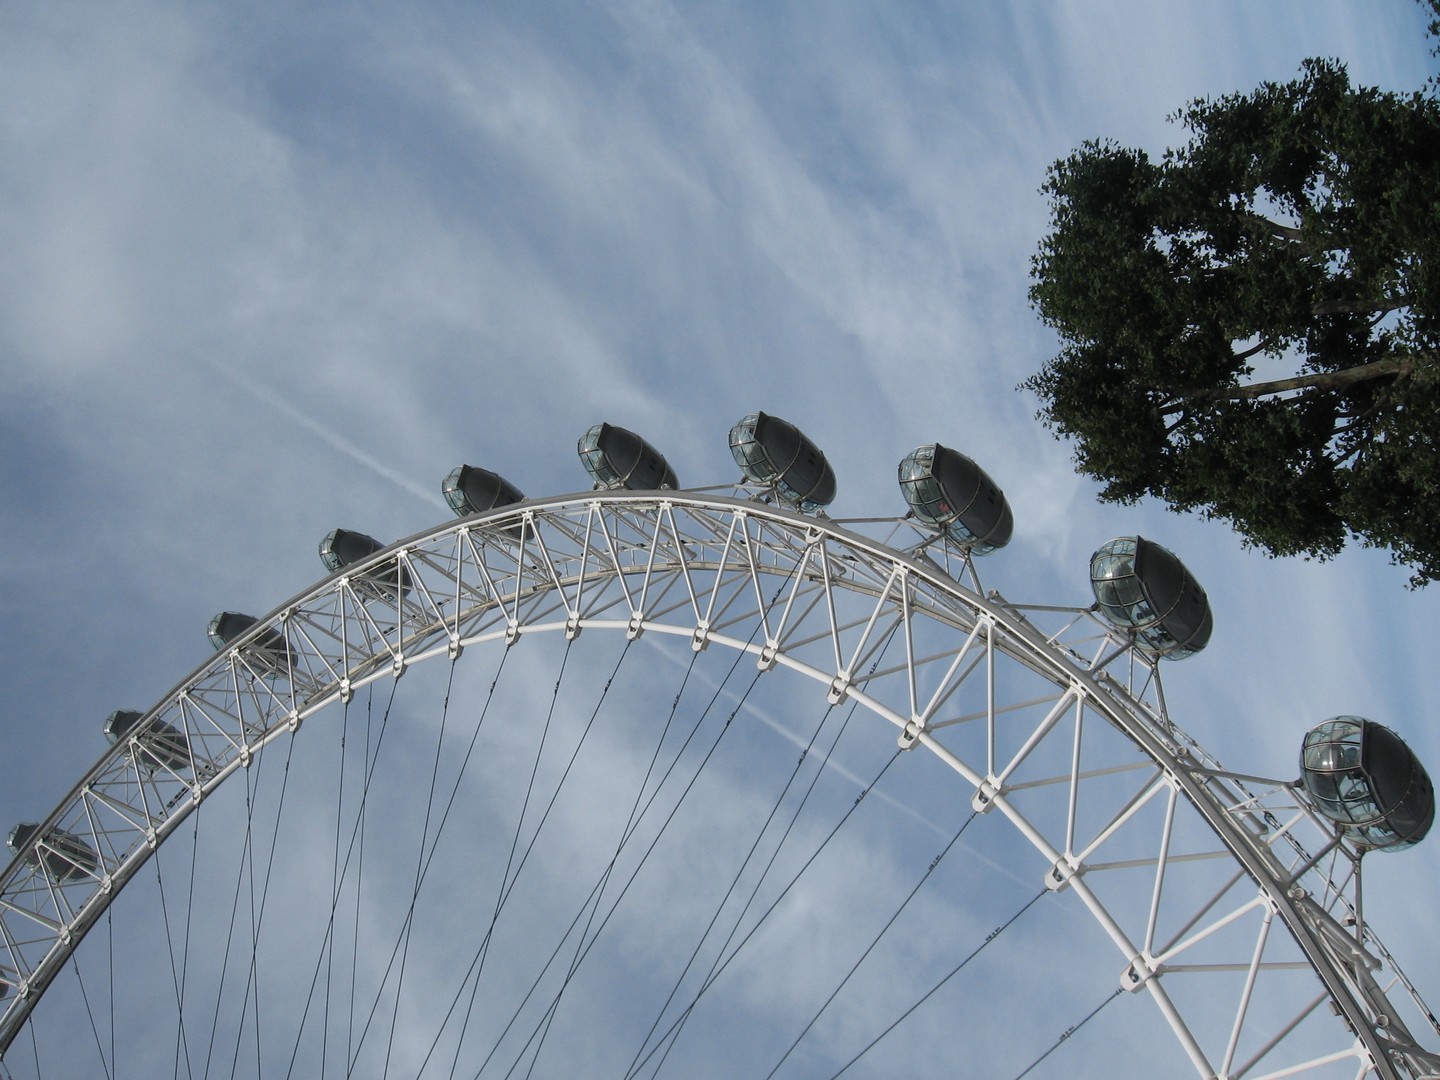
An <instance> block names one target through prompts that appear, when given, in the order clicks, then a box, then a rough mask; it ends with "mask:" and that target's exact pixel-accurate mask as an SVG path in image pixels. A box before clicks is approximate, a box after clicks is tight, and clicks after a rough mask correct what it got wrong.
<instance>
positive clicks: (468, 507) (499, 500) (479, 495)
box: [440, 465, 525, 517]
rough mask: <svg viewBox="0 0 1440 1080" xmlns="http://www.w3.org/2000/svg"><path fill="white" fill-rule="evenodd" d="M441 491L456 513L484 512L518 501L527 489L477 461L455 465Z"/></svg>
mask: <svg viewBox="0 0 1440 1080" xmlns="http://www.w3.org/2000/svg"><path fill="white" fill-rule="evenodd" d="M440 493H441V494H442V495H444V496H445V501H446V502H447V503H449V504H450V509H451V510H453V511H455V516H456V517H469V516H470V515H471V514H483V513H485V511H487V510H498V509H500V507H502V506H509V505H511V504H512V503H518V502H520V501H521V500H522V499H524V498H525V495H524V493H523V492H522V491H521V490H520V489H519V488H517V487H516V486H515V485H514V484H512V483H510V481H509V480H506V479H505V478H504V477H503V476H501V475H500V474H498V473H493V472H491V471H490V470H489V469H481V468H477V467H476V466H474V465H456V466H455V468H453V469H451V470H450V475H449V476H447V477H445V482H444V483H442V484H441V485H440Z"/></svg>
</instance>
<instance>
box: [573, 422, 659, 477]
mask: <svg viewBox="0 0 1440 1080" xmlns="http://www.w3.org/2000/svg"><path fill="white" fill-rule="evenodd" d="M575 449H576V451H577V452H578V453H579V454H580V460H581V461H582V462H584V464H585V471H586V472H588V473H589V474H590V477H591V479H592V480H594V481H595V487H596V489H597V490H606V489H610V488H628V489H629V490H631V491H655V490H657V489H660V488H671V489H674V488H678V487H679V486H680V483H679V481H677V480H676V479H675V470H674V469H672V468H670V465H669V463H668V462H667V461H666V460H665V457H664V455H662V454H661V453H660V451H658V450H656V449H655V448H654V447H653V446H651V445H650V444H649V443H647V442H646V441H645V440H644V439H642V438H641V437H640V436H639V435H636V434H635V433H634V432H633V431H626V430H625V429H624V428H622V427H615V426H614V425H613V424H596V425H595V426H594V427H592V428H591V429H590V430H589V431H587V432H585V434H584V435H582V436H580V441H579V442H578V443H577V444H576V446H575Z"/></svg>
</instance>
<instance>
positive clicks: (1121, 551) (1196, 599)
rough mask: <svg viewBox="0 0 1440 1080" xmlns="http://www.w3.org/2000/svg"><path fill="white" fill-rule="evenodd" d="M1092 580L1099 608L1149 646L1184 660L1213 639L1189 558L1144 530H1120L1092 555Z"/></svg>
mask: <svg viewBox="0 0 1440 1080" xmlns="http://www.w3.org/2000/svg"><path fill="white" fill-rule="evenodd" d="M1090 586H1091V588H1092V589H1093V590H1094V592H1095V601H1096V603H1097V604H1099V606H1100V613H1101V614H1102V615H1104V616H1105V618H1106V619H1107V620H1109V622H1110V623H1111V624H1112V625H1114V626H1116V627H1118V628H1119V629H1121V630H1128V631H1132V632H1133V633H1134V635H1135V644H1136V645H1137V646H1138V647H1139V648H1141V649H1143V650H1144V651H1145V652H1148V653H1151V654H1153V655H1155V656H1163V657H1166V658H1167V659H1170V660H1180V659H1183V658H1184V657H1187V656H1193V655H1194V654H1195V653H1197V652H1199V651H1200V650H1201V649H1203V648H1204V647H1205V646H1206V644H1207V643H1208V642H1209V641H1210V632H1211V630H1212V629H1213V622H1212V619H1211V615H1210V601H1209V600H1208V599H1207V598H1206V596H1205V590H1204V589H1202V588H1201V587H1200V585H1199V583H1198V582H1197V581H1196V580H1195V578H1194V577H1192V576H1191V574H1190V571H1189V570H1187V569H1186V568H1185V564H1184V563H1182V562H1181V561H1180V560H1179V559H1177V558H1176V557H1175V556H1174V555H1173V554H1171V553H1170V552H1169V551H1167V550H1166V549H1165V548H1163V547H1161V546H1160V545H1159V544H1157V543H1155V542H1154V541H1151V540H1146V539H1145V538H1144V537H1142V536H1121V537H1117V538H1116V539H1114V540H1111V541H1109V542H1108V543H1106V544H1104V545H1103V546H1102V547H1101V548H1100V550H1099V551H1097V552H1095V554H1094V555H1092V556H1091V558H1090Z"/></svg>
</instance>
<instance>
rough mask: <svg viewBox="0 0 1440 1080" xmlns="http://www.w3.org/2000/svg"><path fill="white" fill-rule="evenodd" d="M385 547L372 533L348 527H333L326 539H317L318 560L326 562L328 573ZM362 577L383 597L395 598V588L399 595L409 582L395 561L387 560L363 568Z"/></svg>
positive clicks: (407, 587) (376, 593)
mask: <svg viewBox="0 0 1440 1080" xmlns="http://www.w3.org/2000/svg"><path fill="white" fill-rule="evenodd" d="M384 547H385V545H384V544H382V543H381V542H380V541H379V540H376V539H375V538H374V537H373V536H366V535H365V534H364V533H362V532H351V531H350V530H349V529H332V530H331V531H330V532H329V533H327V534H326V536H325V539H323V540H321V541H320V561H321V562H323V563H324V564H325V567H326V569H328V570H329V571H330V572H331V573H335V572H337V571H339V570H342V569H344V568H345V567H347V566H350V565H351V564H353V563H357V562H360V561H361V560H362V559H368V558H369V557H370V556H371V555H374V554H375V553H376V552H377V551H380V550H382V549H383V548H384ZM364 576H365V580H366V581H367V582H368V583H369V584H370V585H372V586H373V589H372V591H373V592H374V593H375V595H377V596H378V597H380V598H381V599H383V600H391V599H394V597H395V590H396V588H397V587H398V588H399V590H400V592H401V594H402V595H403V594H404V593H406V592H408V591H409V588H410V582H409V579H408V576H407V575H406V574H405V573H404V572H403V570H401V569H400V568H399V567H398V565H397V563H396V562H394V561H386V562H383V563H381V564H380V565H378V566H374V567H372V568H370V569H369V570H366V571H365V575H364Z"/></svg>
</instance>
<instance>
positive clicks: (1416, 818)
mask: <svg viewBox="0 0 1440 1080" xmlns="http://www.w3.org/2000/svg"><path fill="white" fill-rule="evenodd" d="M1300 770H1301V777H1302V779H1303V780H1304V783H1305V790H1306V791H1308V792H1309V793H1310V797H1311V799H1313V800H1314V802H1315V808H1316V809H1317V810H1319V811H1320V812H1321V813H1322V814H1324V815H1325V816H1326V817H1328V818H1329V819H1330V820H1331V821H1333V822H1335V823H1336V824H1337V825H1339V826H1340V828H1341V829H1342V830H1344V831H1345V832H1346V833H1348V834H1350V835H1351V836H1352V837H1353V838H1355V839H1356V840H1357V841H1359V843H1361V844H1362V845H1364V846H1365V847H1367V848H1378V849H1380V850H1382V851H1398V850H1399V849H1401V848H1405V847H1409V846H1410V845H1411V844H1416V843H1419V842H1420V841H1421V840H1422V839H1424V837H1425V834H1426V833H1427V832H1429V831H1430V826H1431V824H1432V823H1433V822H1434V820H1435V788H1434V786H1433V785H1432V784H1431V783H1430V777H1429V776H1428V775H1427V774H1426V772H1425V767H1424V766H1423V765H1421V764H1420V759H1419V758H1417V757H1416V756H1415V753H1414V751H1412V750H1411V749H1410V747H1408V746H1406V745H1405V743H1404V742H1403V741H1402V740H1401V738H1400V736H1398V735H1396V734H1395V733H1394V732H1393V731H1391V730H1390V729H1389V728H1387V727H1382V726H1381V725H1380V724H1377V723H1374V722H1373V721H1370V720H1366V719H1364V718H1363V717H1359V716H1337V717H1334V718H1333V719H1330V720H1326V721H1325V722H1324V723H1323V724H1320V725H1318V726H1316V727H1315V728H1313V729H1311V731H1310V732H1309V733H1308V734H1307V735H1306V736H1305V741H1304V743H1302V744H1301V747H1300Z"/></svg>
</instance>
